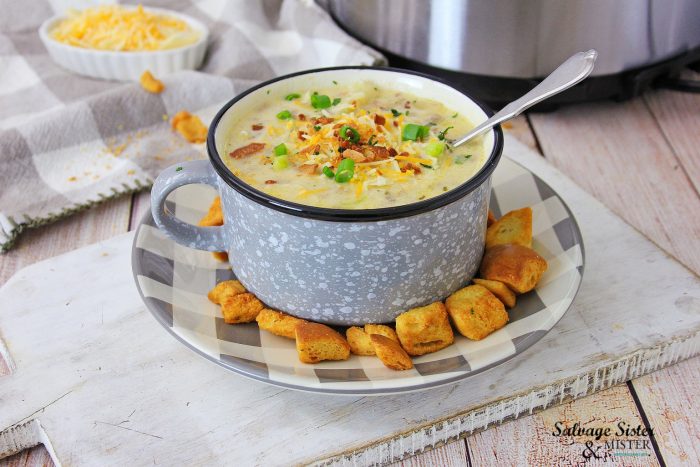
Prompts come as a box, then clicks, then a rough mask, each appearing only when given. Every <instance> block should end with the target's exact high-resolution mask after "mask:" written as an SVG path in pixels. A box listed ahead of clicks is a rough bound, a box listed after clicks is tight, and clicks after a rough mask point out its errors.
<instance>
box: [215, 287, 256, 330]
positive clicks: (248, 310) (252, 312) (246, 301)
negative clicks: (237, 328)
mask: <svg viewBox="0 0 700 467" xmlns="http://www.w3.org/2000/svg"><path fill="white" fill-rule="evenodd" d="M263 308H265V305H263V303H262V302H261V301H260V300H258V297H256V296H255V295H253V294H252V293H248V292H246V293H241V294H238V295H234V296H233V297H229V298H226V299H224V301H223V302H221V313H223V315H224V322H225V323H228V324H238V323H250V322H251V321H255V318H256V317H257V316H258V313H260V311H261V310H262V309H263Z"/></svg>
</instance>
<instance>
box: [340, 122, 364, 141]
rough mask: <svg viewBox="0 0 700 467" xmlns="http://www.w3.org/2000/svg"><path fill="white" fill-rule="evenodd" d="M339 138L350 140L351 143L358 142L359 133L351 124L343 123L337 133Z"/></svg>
mask: <svg viewBox="0 0 700 467" xmlns="http://www.w3.org/2000/svg"><path fill="white" fill-rule="evenodd" d="M338 134H339V135H340V137H341V138H343V139H344V140H345V141H350V142H351V143H359V142H360V134H359V133H358V132H357V130H356V129H354V128H353V127H351V126H348V125H343V126H342V127H340V132H339V133H338Z"/></svg>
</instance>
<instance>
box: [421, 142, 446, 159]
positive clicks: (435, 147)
mask: <svg viewBox="0 0 700 467" xmlns="http://www.w3.org/2000/svg"><path fill="white" fill-rule="evenodd" d="M444 150H445V143H443V142H440V141H433V142H432V143H428V144H426V146H425V153H426V154H427V155H429V156H431V157H437V156H439V155H440V154H442V152H443V151H444Z"/></svg>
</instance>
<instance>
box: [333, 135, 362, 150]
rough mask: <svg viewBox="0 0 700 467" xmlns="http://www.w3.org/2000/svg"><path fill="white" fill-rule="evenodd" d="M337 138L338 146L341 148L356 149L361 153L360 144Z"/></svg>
mask: <svg viewBox="0 0 700 467" xmlns="http://www.w3.org/2000/svg"><path fill="white" fill-rule="evenodd" d="M338 139H340V143H338V144H339V146H340V147H341V148H343V149H353V150H355V151H357V152H359V153H362V149H363V148H362V146H360V145H359V144H355V143H353V142H351V141H347V140H345V139H343V138H338Z"/></svg>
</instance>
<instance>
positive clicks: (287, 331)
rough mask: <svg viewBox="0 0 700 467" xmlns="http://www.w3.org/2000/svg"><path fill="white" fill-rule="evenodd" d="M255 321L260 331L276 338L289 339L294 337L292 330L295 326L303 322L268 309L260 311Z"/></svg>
mask: <svg viewBox="0 0 700 467" xmlns="http://www.w3.org/2000/svg"><path fill="white" fill-rule="evenodd" d="M255 321H257V322H258V327H259V328H260V329H264V330H265V331H268V332H271V333H272V334H274V335H276V336H282V337H288V338H289V339H294V338H295V337H296V335H295V332H294V329H295V328H296V327H297V324H299V323H304V322H305V321H304V320H303V319H300V318H296V317H294V316H291V315H288V314H286V313H282V312H281V311H276V310H271V309H269V308H263V309H262V310H260V313H258V316H257V317H256V318H255Z"/></svg>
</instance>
